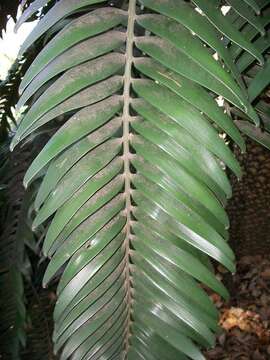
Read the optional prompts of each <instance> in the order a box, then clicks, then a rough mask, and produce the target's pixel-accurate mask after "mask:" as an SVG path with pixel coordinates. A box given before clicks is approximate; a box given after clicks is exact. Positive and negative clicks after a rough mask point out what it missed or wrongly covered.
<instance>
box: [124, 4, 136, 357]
mask: <svg viewBox="0 0 270 360" xmlns="http://www.w3.org/2000/svg"><path fill="white" fill-rule="evenodd" d="M135 18H136V0H130V1H129V9H128V26H127V40H126V65H125V73H124V91H123V99H124V104H123V160H124V179H125V198H126V208H125V213H126V239H125V250H126V281H127V299H128V307H129V309H128V328H130V314H131V309H130V305H131V288H130V283H131V282H130V279H129V277H130V272H129V252H130V223H131V172H130V144H129V143H130V118H131V116H130V112H129V108H130V88H131V82H132V76H131V69H132V63H133V44H134V23H135ZM128 337H129V331H128V332H127V339H126V351H127V350H128Z"/></svg>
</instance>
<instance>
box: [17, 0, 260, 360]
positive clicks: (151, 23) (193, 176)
mask: <svg viewBox="0 0 270 360" xmlns="http://www.w3.org/2000/svg"><path fill="white" fill-rule="evenodd" d="M47 2H48V1H47V0H36V1H35V2H34V3H33V4H32V5H31V6H30V7H29V8H28V9H27V10H26V11H25V13H24V15H23V16H22V19H21V21H20V22H19V24H18V25H20V23H22V22H23V21H25V20H27V19H28V18H29V17H30V16H32V15H33V14H34V13H35V12H36V11H37V10H38V9H39V8H40V7H42V6H44V5H46V3H47ZM229 3H230V4H231V5H232V6H234V8H235V9H236V10H237V11H238V12H239V11H240V10H241V9H239V6H238V5H239V2H238V1H229ZM237 4H238V5H237ZM245 4H246V8H245V9H246V10H245V13H244V14H242V15H243V16H244V17H243V18H245V19H247V20H248V21H249V22H250V23H251V25H252V26H253V27H255V28H256V29H257V30H258V31H261V32H262V33H263V32H264V26H263V25H264V24H261V22H260V18H259V17H255V15H254V10H255V11H258V4H257V3H256V2H255V1H251V0H249V1H248V0H245ZM106 5H107V3H105V2H104V1H101V0H76V1H75V0H74V1H73V0H60V1H58V2H57V3H56V4H55V6H54V7H53V8H52V9H51V10H50V11H49V12H48V13H47V14H46V15H45V16H44V17H43V18H42V19H41V21H40V22H39V24H38V25H37V27H36V28H35V29H34V31H33V32H32V34H30V36H29V37H28V39H27V40H26V42H25V44H24V45H23V47H22V49H21V53H24V51H25V50H27V49H28V48H29V47H30V46H31V45H32V44H33V43H34V42H35V41H37V40H38V39H39V38H40V37H41V36H42V35H44V34H46V33H48V34H49V36H50V37H51V40H50V41H49V42H48V44H47V45H46V46H45V47H44V48H43V50H42V51H41V52H40V54H39V55H38V56H37V58H36V59H35V61H34V62H33V64H32V65H31V67H30V68H29V70H28V72H27V73H26V75H25V77H24V79H23V81H22V83H21V87H20V90H21V93H22V95H21V98H20V101H19V104H18V106H19V107H20V106H22V105H24V104H27V102H28V101H29V100H32V102H33V104H32V105H31V107H30V108H29V110H28V112H27V113H26V114H25V116H24V117H23V119H22V121H21V124H20V126H19V128H18V131H17V133H16V135H15V137H14V139H13V143H12V148H13V147H14V146H15V145H17V144H18V142H19V141H22V140H24V139H25V138H27V137H28V136H29V135H30V134H32V133H34V132H36V131H37V130H38V129H40V128H41V127H42V126H44V125H47V124H48V123H49V122H50V121H52V120H53V119H56V118H57V119H58V121H60V127H59V130H58V131H57V132H56V133H55V134H54V135H53V136H52V137H51V139H50V141H49V142H48V143H47V144H46V146H45V147H44V148H43V150H42V151H41V152H40V154H39V155H38V156H37V158H36V159H35V160H34V162H33V163H32V165H31V166H30V168H29V170H28V171H27V173H26V176H25V185H26V186H28V185H29V184H31V183H32V182H33V181H34V180H35V179H36V178H38V177H41V176H43V175H44V173H45V176H44V178H43V181H42V184H41V186H40V189H39V192H38V194H37V197H36V200H35V208H36V211H37V216H36V218H35V220H34V223H33V227H34V228H37V227H38V226H39V225H40V224H42V223H44V222H46V221H48V220H51V222H50V225H49V228H48V232H47V235H46V239H45V241H44V245H43V249H44V253H45V254H46V255H47V256H48V257H49V258H50V263H49V266H48V268H47V270H46V273H45V276H44V284H45V285H46V284H47V283H48V282H49V281H50V280H51V279H53V278H55V277H60V281H59V285H58V291H57V292H58V300H57V303H56V306H55V311H54V322H55V329H54V335H53V339H54V343H55V351H56V352H58V351H60V350H61V359H76V360H77V359H124V358H128V359H136V360H137V359H149V360H151V359H168V360H172V359H186V358H187V357H189V358H192V359H196V360H197V359H202V358H203V356H202V354H201V353H200V351H199V350H198V348H197V345H202V346H211V345H213V344H214V332H215V331H216V330H217V316H218V315H217V311H216V309H215V307H214V305H213V304H212V302H211V301H210V300H209V298H208V297H207V295H206V293H205V292H204V290H203V289H202V287H201V286H200V283H203V284H204V285H205V286H207V287H210V288H212V289H213V290H214V291H216V292H218V293H219V294H221V295H222V296H223V297H227V296H228V294H227V291H226V289H225V288H224V287H223V285H222V284H221V283H220V282H219V281H218V280H217V279H216V277H215V276H214V274H213V272H212V268H211V265H210V263H209V260H208V257H210V258H212V259H214V260H217V261H218V262H220V263H221V264H223V265H224V266H225V267H227V268H228V269H230V270H231V271H234V255H233V253H232V251H231V249H230V248H229V246H228V244H227V239H228V227H229V221H228V217H227V215H226V213H225V211H224V206H225V204H226V199H227V198H229V197H230V196H231V187H230V184H229V182H228V179H227V177H226V174H225V172H224V167H225V166H226V167H228V168H230V169H231V170H232V171H233V172H234V173H235V174H236V176H237V177H240V176H241V171H240V167H239V164H238V162H237V161H236V159H235V157H234V155H233V154H232V152H231V151H230V149H229V147H228V146H227V145H226V144H225V142H224V140H223V138H222V137H221V136H220V133H221V132H222V133H224V132H225V133H226V134H227V135H228V136H229V137H230V138H231V139H232V140H233V141H234V142H235V143H236V144H237V145H238V146H239V147H240V148H241V149H242V150H244V149H245V145H244V141H243V139H242V138H241V135H240V133H239V131H238V129H237V127H236V126H235V125H234V123H233V121H232V120H231V118H230V117H229V116H228V114H226V113H224V112H223V109H222V108H220V107H219V106H218V105H217V103H216V101H215V100H214V97H215V96H217V95H220V96H222V97H223V98H224V99H226V101H227V102H229V103H230V104H232V105H233V106H235V107H236V108H237V109H239V111H241V112H243V113H244V114H246V116H247V117H248V118H249V119H250V120H251V121H253V122H254V123H255V124H256V125H259V117H258V115H257V114H256V112H255V111H254V109H253V108H252V106H251V105H250V102H249V99H248V93H247V91H246V89H245V85H244V82H243V80H242V78H241V75H240V72H239V70H238V68H237V67H236V66H235V64H234V61H233V57H232V56H231V54H230V52H229V51H228V49H227V48H226V47H225V45H224V41H222V36H225V37H226V38H227V39H229V40H230V41H232V42H233V43H235V44H237V48H240V49H244V50H245V52H246V53H247V54H249V55H250V56H251V59H256V60H258V61H259V62H260V63H261V64H262V63H263V56H262V54H261V52H260V51H259V50H258V49H257V47H256V46H254V44H253V43H252V42H251V41H249V40H248V39H247V37H246V36H244V35H243V34H241V32H240V31H238V30H237V28H236V27H235V26H232V23H231V22H230V21H229V20H227V18H226V17H224V16H223V15H222V13H221V12H220V9H219V2H218V1H216V2H215V4H213V2H212V1H207V0H193V1H192V2H190V3H189V2H184V1H180V0H141V2H137V1H136V0H129V1H120V2H117V7H113V8H112V7H109V6H106ZM215 5H216V6H215ZM197 7H198V8H199V9H200V10H201V11H202V12H203V14H202V13H201V12H200V11H198V8H197ZM241 17H242V16H241ZM257 30H256V31H257ZM214 54H217V55H218V58H219V59H218V61H216V60H215V59H214V56H213V55H214ZM33 99H34V100H33ZM63 115H64V116H63ZM61 117H62V120H61Z"/></svg>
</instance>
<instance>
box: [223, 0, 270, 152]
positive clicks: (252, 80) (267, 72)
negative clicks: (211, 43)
mask: <svg viewBox="0 0 270 360" xmlns="http://www.w3.org/2000/svg"><path fill="white" fill-rule="evenodd" d="M267 5H268V6H267ZM258 11H259V12H260V22H261V25H262V26H263V27H264V28H265V33H262V32H260V31H259V29H258V28H256V27H255V28H254V27H253V26H252V23H251V24H250V23H249V22H247V21H246V19H245V18H243V17H241V16H240V15H239V14H237V13H236V12H235V11H234V9H233V8H232V9H231V10H230V13H229V14H228V16H229V17H230V20H231V21H232V22H233V23H234V24H235V26H236V27H237V28H238V29H239V30H240V31H241V32H242V33H243V35H244V36H246V37H247V38H248V39H249V40H250V41H251V42H252V43H253V44H254V45H255V46H256V47H257V49H258V50H259V51H260V52H261V54H262V55H263V56H264V58H265V64H264V66H259V65H258V64H257V63H256V61H254V59H253V58H252V57H251V56H250V55H249V54H248V53H246V52H243V51H242V50H241V48H239V47H238V46H237V45H235V44H230V53H231V55H232V57H233V59H234V61H235V62H236V65H237V67H238V68H239V71H241V73H242V74H243V76H244V80H245V82H246V84H247V86H248V94H249V99H250V101H251V102H252V103H253V104H254V106H255V108H256V110H257V112H258V114H259V115H260V117H261V120H262V129H259V128H255V127H254V126H253V125H252V124H251V123H250V122H249V121H248V119H247V118H246V117H245V116H244V115H243V114H242V113H239V111H237V110H236V109H234V108H232V109H231V111H232V112H233V113H235V114H236V116H237V117H238V118H239V116H240V118H241V120H238V121H237V122H236V123H237V125H238V127H239V128H240V129H241V131H243V132H244V133H245V134H247V135H248V136H250V137H251V138H252V139H254V140H256V141H258V142H259V143H261V144H262V145H264V146H266V147H267V148H268V149H270V135H269V132H270V123H269V115H270V109H269V93H267V91H269V88H268V86H269V82H270V80H269V79H270V57H269V47H270V41H269V35H270V27H269V24H270V7H269V1H267V0H261V1H258Z"/></svg>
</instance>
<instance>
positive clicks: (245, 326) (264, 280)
mask: <svg viewBox="0 0 270 360" xmlns="http://www.w3.org/2000/svg"><path fill="white" fill-rule="evenodd" d="M217 270H218V271H217V277H219V278H220V279H222V280H223V281H224V283H225V284H226V286H227V287H228V289H229V291H230V293H231V298H230V300H229V302H224V301H223V300H222V299H221V298H220V297H219V296H217V295H216V294H211V297H212V299H213V301H214V302H215V304H216V306H217V307H218V309H219V310H220V326H221V333H220V334H219V336H218V338H217V343H216V347H215V348H214V349H210V350H208V351H207V352H205V356H206V358H207V359H208V360H247V359H250V360H267V359H270V258H269V256H268V257H266V256H261V255H257V256H243V257H241V258H240V259H239V260H238V263H237V271H236V273H235V274H234V275H230V274H229V273H228V272H227V271H226V269H224V268H223V267H221V266H219V267H218V269H217Z"/></svg>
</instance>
